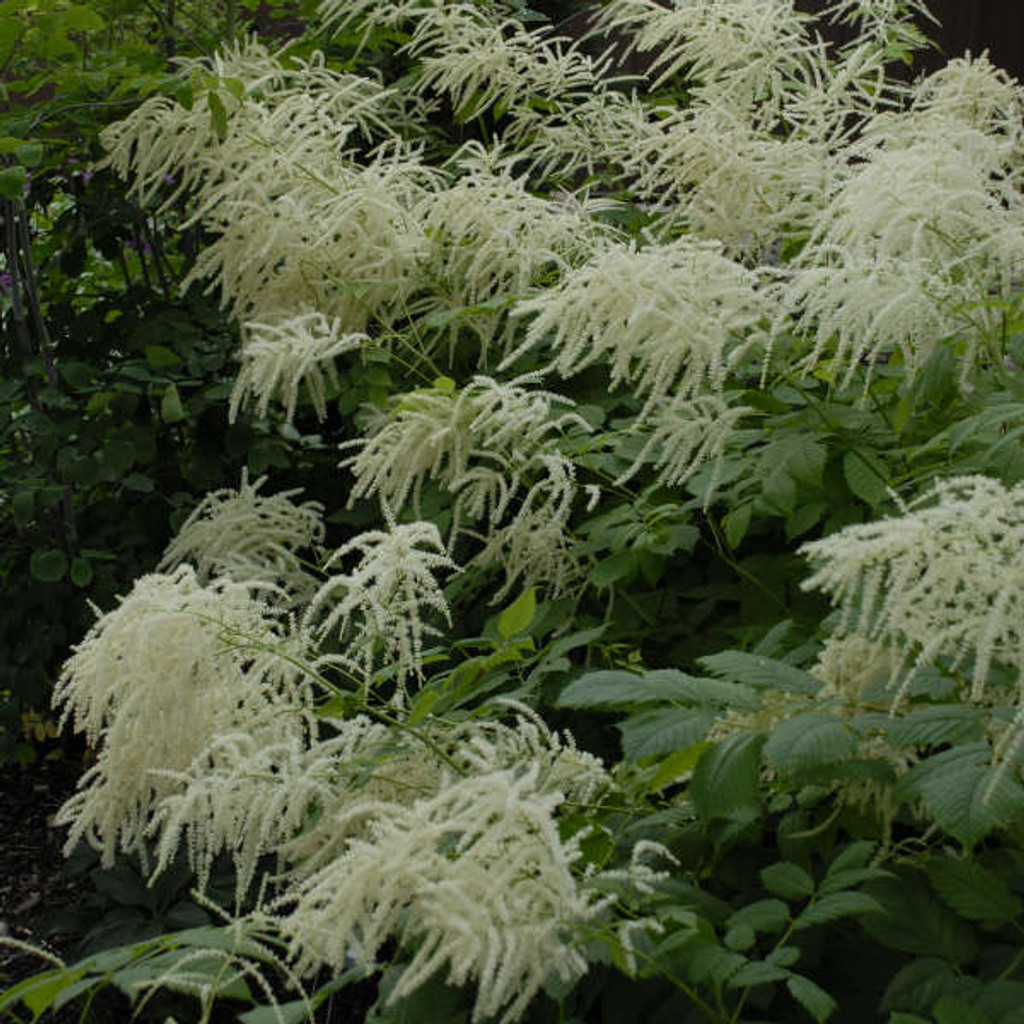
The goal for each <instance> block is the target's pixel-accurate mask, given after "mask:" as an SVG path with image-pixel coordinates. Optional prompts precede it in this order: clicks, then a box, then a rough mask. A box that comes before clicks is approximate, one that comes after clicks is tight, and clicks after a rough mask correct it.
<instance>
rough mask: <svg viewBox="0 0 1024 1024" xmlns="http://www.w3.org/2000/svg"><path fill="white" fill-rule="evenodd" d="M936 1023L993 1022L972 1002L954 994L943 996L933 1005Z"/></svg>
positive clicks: (975, 1023)
mask: <svg viewBox="0 0 1024 1024" xmlns="http://www.w3.org/2000/svg"><path fill="white" fill-rule="evenodd" d="M932 1016H933V1017H934V1018H935V1024H992V1021H991V1020H989V1018H988V1017H987V1016H986V1015H985V1014H984V1013H982V1012H981V1010H979V1009H977V1008H976V1007H974V1006H971V1004H970V1003H966V1002H964V1000H962V999H957V998H956V997H954V996H942V998H941V999H939V1000H938V1001H937V1002H936V1004H935V1005H934V1006H933V1007H932Z"/></svg>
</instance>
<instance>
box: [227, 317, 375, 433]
mask: <svg viewBox="0 0 1024 1024" xmlns="http://www.w3.org/2000/svg"><path fill="white" fill-rule="evenodd" d="M244 333H245V340H244V342H243V344H242V353H241V356H242V368H241V370H239V372H238V376H237V377H236V378H235V386H234V389H233V390H232V392H231V404H230V406H229V408H228V420H229V422H231V423H234V422H235V420H236V419H237V417H238V410H239V409H240V408H241V407H242V405H243V404H245V402H246V400H247V399H249V398H250V397H251V398H252V399H254V400H255V403H256V412H257V413H258V414H259V415H260V416H261V417H265V416H266V415H267V412H268V410H269V408H270V403H271V401H275V400H276V401H280V402H283V404H284V407H285V418H286V422H288V423H291V422H292V421H293V420H294V418H295V407H296V406H297V404H298V400H299V388H300V387H301V386H303V385H304V386H305V387H306V389H307V392H308V394H309V397H310V401H312V403H313V408H314V410H315V411H316V414H317V418H318V419H320V420H321V421H323V420H325V419H326V418H327V385H328V383H329V384H332V385H337V383H338V371H337V367H336V365H335V360H336V359H337V358H338V357H339V356H342V355H345V354H347V353H352V352H358V351H360V349H362V348H364V347H365V346H366V345H367V344H369V342H370V339H369V337H368V336H367V335H366V334H363V333H361V332H356V333H346V332H345V331H344V330H343V328H342V322H341V320H340V319H339V318H337V317H335V318H333V319H329V318H328V317H325V316H324V315H323V314H322V313H315V312H313V313H300V314H298V315H297V316H291V317H288V318H286V319H284V320H281V321H279V322H277V323H259V322H254V321H250V322H249V323H247V324H246V325H245V332H244Z"/></svg>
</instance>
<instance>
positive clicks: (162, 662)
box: [53, 565, 310, 866]
mask: <svg viewBox="0 0 1024 1024" xmlns="http://www.w3.org/2000/svg"><path fill="white" fill-rule="evenodd" d="M304 646H305V644H304V640H303V638H302V636H301V635H293V636H289V635H287V634H285V633H284V632H283V630H282V628H281V627H280V625H279V624H278V623H277V622H276V620H275V619H274V618H273V616H272V614H271V613H270V611H269V609H268V608H267V607H266V606H265V605H263V604H262V603H260V602H259V601H256V600H254V599H253V597H252V593H251V588H250V587H249V586H247V585H246V584H244V583H242V582H237V583H236V582H232V581H230V580H219V581H216V582H214V583H212V584H210V585H209V586H206V587H204V586H202V585H201V584H200V582H199V580H198V579H197V578H196V574H195V570H194V569H193V568H192V567H191V566H188V565H184V566H181V567H180V568H179V569H177V570H176V571H175V572H174V573H173V574H171V575H168V576H165V575H156V574H154V575H150V576H144V577H142V578H141V579H139V580H138V581H136V583H135V586H134V588H133V589H132V592H131V593H130V594H129V595H128V596H127V597H126V598H124V599H122V601H121V604H120V605H119V606H118V607H117V608H116V609H114V610H113V611H111V612H108V613H107V614H106V615H103V616H102V617H101V618H100V619H99V620H98V621H97V622H96V624H95V625H94V626H93V627H92V629H91V630H90V631H89V634H88V635H87V636H86V637H85V639H84V640H83V641H82V642H81V643H80V644H78V645H77V646H76V647H75V649H74V653H73V654H72V656H71V657H70V658H69V659H68V661H67V663H66V664H65V666H64V669H63V671H62V673H61V675H60V678H59V679H58V680H57V685H56V687H55V689H54V698H53V700H54V706H55V707H57V708H60V709H62V711H63V715H62V719H61V724H62V725H63V723H64V722H65V721H67V720H69V719H70V720H71V721H72V722H73V724H74V727H75V729H76V730H78V731H80V732H84V733H85V735H86V738H87V739H88V740H89V742H90V744H92V745H93V746H94V747H96V748H97V749H98V759H97V762H96V764H95V765H93V766H92V767H91V768H90V769H88V771H87V772H86V773H85V775H84V776H83V777H82V779H81V780H80V781H79V791H78V793H77V794H76V795H75V796H73V797H72V798H71V799H70V800H68V801H67V803H65V804H64V806H63V807H62V808H61V810H60V813H59V815H58V818H59V821H60V822H61V824H66V825H70V826H71V829H70V831H69V834H68V840H67V848H68V849H70V848H72V847H74V846H75V845H76V844H77V843H78V842H79V841H80V840H81V839H85V840H87V841H88V843H89V844H90V845H91V846H93V847H95V848H96V849H98V850H100V851H101V852H102V854H103V863H104V864H105V865H107V866H109V865H110V864H112V863H113V860H114V855H115V850H116V848H117V846H118V841H119V840H120V846H121V848H122V849H123V850H125V851H132V850H140V851H141V850H142V843H143V839H144V835H145V832H146V829H147V827H148V824H149V817H150V814H151V812H152V811H153V809H154V808H155V806H156V804H157V803H158V802H159V800H160V799H161V798H162V797H163V796H166V795H167V794H169V793H171V792H174V791H175V790H177V789H178V788H179V787H180V783H179V782H177V781H175V780H173V779H170V778H168V777H167V776H166V775H165V774H164V773H165V772H167V771H172V772H173V771H175V770H185V769H186V768H188V766H189V765H190V764H191V762H192V760H193V758H194V757H196V755H198V754H199V753H200V751H201V750H202V749H203V748H204V747H205V746H206V744H207V743H208V742H209V741H210V739H211V738H212V737H213V736H214V735H216V734H217V733H218V732H220V731H231V730H233V729H235V728H237V727H238V726H240V725H242V724H244V726H245V728H246V729H248V730H249V731H252V732H254V733H260V734H262V736H263V739H264V741H269V740H270V739H271V738H277V739H280V738H283V737H286V736H288V735H291V734H293V733H295V732H296V731H297V732H300V733H301V732H302V731H303V729H304V728H305V724H304V723H305V710H306V709H307V708H308V707H309V705H310V695H309V689H308V685H307V682H306V680H305V679H304V677H303V674H302V672H301V670H299V669H297V668H296V667H294V660H295V658H296V657H300V656H301V655H302V654H303V652H304ZM282 650H284V651H286V653H288V654H289V655H290V656H288V657H284V656H279V654H278V653H276V652H281V651H282Z"/></svg>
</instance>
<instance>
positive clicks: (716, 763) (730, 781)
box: [690, 733, 764, 821]
mask: <svg viewBox="0 0 1024 1024" xmlns="http://www.w3.org/2000/svg"><path fill="white" fill-rule="evenodd" d="M763 744H764V737H763V736H759V735H757V734H751V733H741V734H740V735H738V736H730V737H729V739H727V740H725V741H724V742H723V743H720V744H718V745H717V746H714V747H712V748H711V749H710V750H708V751H707V752H706V753H705V754H704V756H703V757H702V758H701V759H700V763H699V764H698V765H697V769H696V771H695V772H694V773H693V782H692V783H691V784H690V798H691V799H692V800H693V803H694V806H695V807H696V808H697V813H698V814H700V816H701V817H702V818H704V820H705V821H710V820H712V819H713V818H728V817H731V816H732V815H733V814H734V813H735V812H736V811H738V810H740V809H741V808H748V807H753V806H755V805H756V804H757V799H758V790H759V781H760V779H759V771H758V770H759V767H760V762H761V747H762V746H763Z"/></svg>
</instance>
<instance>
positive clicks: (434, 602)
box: [305, 522, 458, 700]
mask: <svg viewBox="0 0 1024 1024" xmlns="http://www.w3.org/2000/svg"><path fill="white" fill-rule="evenodd" d="M352 556H358V561H357V562H356V564H355V565H354V566H353V567H352V569H351V570H349V571H345V572H337V573H335V574H333V575H332V576H331V577H330V578H329V579H328V580H327V582H326V583H324V584H323V586H321V587H320V589H319V590H318V591H317V592H316V594H315V595H314V596H313V599H312V601H311V602H310V606H309V609H308V610H307V612H306V616H305V624H306V626H307V627H308V628H310V629H312V631H313V632H314V633H315V634H316V635H317V636H319V637H321V638H322V637H325V636H327V635H329V634H331V633H333V632H336V633H337V634H338V636H339V638H340V640H341V642H342V644H343V645H344V657H345V659H346V660H347V661H348V662H350V663H352V664H354V665H356V666H358V667H359V668H360V669H361V670H362V671H363V672H364V673H365V674H366V675H367V676H368V675H369V674H370V673H371V672H372V670H373V666H374V664H375V662H376V661H377V658H378V656H382V657H383V659H384V662H385V664H388V663H392V664H393V667H394V671H395V677H396V681H397V683H398V687H399V692H398V693H397V694H396V700H400V699H401V697H402V694H403V693H404V684H405V680H406V679H407V678H408V677H409V676H419V675H420V673H421V672H422V667H423V640H424V638H425V637H428V636H432V635H437V633H438V630H437V629H436V627H434V626H432V625H431V624H430V623H428V622H425V621H424V616H425V615H427V614H431V613H432V614H434V615H436V616H438V617H439V618H441V619H443V620H445V621H446V622H447V621H450V619H449V613H448V604H447V602H446V601H445V599H444V594H443V593H442V591H441V586H440V584H439V583H438V581H437V579H436V575H437V574H439V573H441V572H451V571H453V570H456V569H458V566H457V565H456V564H455V563H454V562H453V561H452V560H451V559H450V558H449V557H448V555H447V554H445V550H444V544H443V543H442V541H441V536H440V534H439V533H438V531H437V527H436V526H435V525H434V524H433V523H426V522H415V523H404V524H395V523H391V524H390V525H389V529H388V530H387V531H384V530H370V531H368V532H366V533H361V534H359V536H357V537H355V538H354V539H353V540H351V541H349V542H348V543H347V544H343V545H342V546H341V547H340V548H338V549H337V551H335V552H334V554H332V555H331V557H330V558H329V559H328V560H327V562H326V564H325V566H324V568H325V570H326V569H331V568H332V567H335V566H338V565H340V564H341V563H342V562H344V561H346V560H348V559H350V558H351V557H352Z"/></svg>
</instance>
